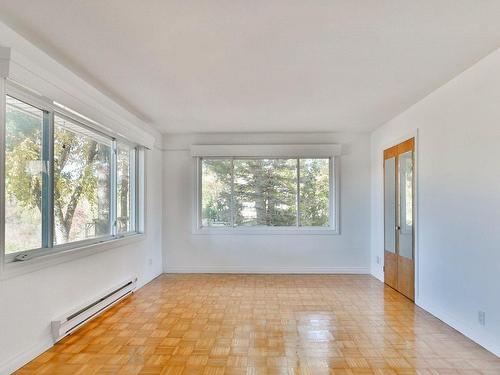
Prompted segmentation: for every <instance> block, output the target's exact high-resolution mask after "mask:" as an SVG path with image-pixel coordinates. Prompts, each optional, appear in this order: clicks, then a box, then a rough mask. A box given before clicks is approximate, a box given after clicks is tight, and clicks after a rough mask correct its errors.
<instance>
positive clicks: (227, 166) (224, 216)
mask: <svg viewBox="0 0 500 375" xmlns="http://www.w3.org/2000/svg"><path fill="white" fill-rule="evenodd" d="M231 169H232V164H231V160H218V159H213V160H210V159H203V160H202V177H201V178H202V184H201V186H202V187H201V190H202V193H201V196H202V198H201V200H202V207H201V210H202V213H201V214H202V217H201V225H202V226H212V227H213V226H228V225H231V183H232V182H231V180H232V171H231Z"/></svg>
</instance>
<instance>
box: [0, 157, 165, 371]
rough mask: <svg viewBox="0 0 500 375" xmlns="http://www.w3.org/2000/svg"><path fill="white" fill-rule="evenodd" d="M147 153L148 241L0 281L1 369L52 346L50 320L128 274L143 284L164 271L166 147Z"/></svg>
mask: <svg viewBox="0 0 500 375" xmlns="http://www.w3.org/2000/svg"><path fill="white" fill-rule="evenodd" d="M146 157H147V160H146V163H147V168H146V169H147V186H146V189H147V193H146V195H147V209H146V215H147V216H146V237H145V239H144V240H142V241H140V242H136V243H133V244H130V245H127V246H122V247H117V248H114V249H109V250H104V251H102V252H101V253H98V254H93V255H89V256H86V257H84V258H80V259H77V260H73V261H69V262H66V263H62V264H58V265H56V266H52V267H48V268H44V269H42V270H39V271H36V272H31V273H28V274H24V275H20V276H17V277H13V278H10V279H7V280H1V281H0V374H6V373H10V372H11V371H12V370H14V369H16V368H18V367H19V366H21V365H22V364H24V363H25V362H27V361H29V360H31V359H33V358H34V357H35V356H36V355H38V354H40V353H41V352H42V351H44V350H46V349H48V348H49V347H50V346H51V345H52V336H51V333H50V322H51V320H53V319H55V318H57V317H59V316H60V315H62V314H64V313H66V312H68V311H69V310H71V309H73V308H75V307H78V306H80V305H82V304H83V303H86V302H88V301H89V300H90V299H92V298H94V297H96V296H97V295H100V294H101V293H102V292H103V291H106V290H107V289H109V288H112V287H114V286H116V285H117V284H118V283H120V282H122V281H124V280H125V279H127V278H129V277H130V276H137V277H138V286H139V287H140V286H142V285H144V284H145V283H147V282H149V281H150V280H152V279H153V278H155V277H156V276H158V275H159V274H161V273H162V254H161V239H162V229H161V217H162V207H161V190H162V187H161V183H162V176H161V163H162V160H161V159H162V152H161V151H160V150H154V151H150V152H148V153H147V156H146ZM149 259H151V261H152V265H149Z"/></svg>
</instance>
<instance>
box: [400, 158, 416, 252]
mask: <svg viewBox="0 0 500 375" xmlns="http://www.w3.org/2000/svg"><path fill="white" fill-rule="evenodd" d="M398 159H399V166H398V167H399V171H398V174H399V223H400V225H399V239H398V242H399V255H400V256H402V257H405V258H408V259H413V151H408V152H405V153H403V154H401V155H399V158H398Z"/></svg>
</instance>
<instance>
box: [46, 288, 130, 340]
mask: <svg viewBox="0 0 500 375" xmlns="http://www.w3.org/2000/svg"><path fill="white" fill-rule="evenodd" d="M136 284H137V278H131V279H129V280H126V281H125V282H123V283H121V284H120V285H118V286H117V287H115V288H112V289H110V290H108V291H107V292H104V293H103V294H102V295H101V296H100V297H97V298H96V299H95V300H93V301H90V302H88V303H86V304H84V305H83V306H80V307H79V308H77V309H75V310H73V311H71V312H68V313H67V314H64V315H63V316H62V317H61V318H60V319H56V320H53V321H52V337H53V338H54V342H58V341H59V340H61V339H62V338H63V337H65V336H67V335H69V334H71V333H72V332H74V331H75V330H76V329H78V328H80V327H81V326H82V325H84V324H85V323H87V322H88V321H90V320H92V319H93V318H95V317H97V316H98V315H99V314H101V313H102V312H103V311H105V310H107V309H108V308H110V307H111V306H113V305H114V304H115V303H117V302H119V301H121V300H122V299H124V298H125V297H127V296H128V295H130V294H132V292H133V291H134V290H135V288H136Z"/></svg>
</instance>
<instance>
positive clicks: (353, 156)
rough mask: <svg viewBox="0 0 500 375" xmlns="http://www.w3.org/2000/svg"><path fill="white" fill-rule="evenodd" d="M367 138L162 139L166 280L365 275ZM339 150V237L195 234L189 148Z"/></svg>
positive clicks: (239, 136) (245, 136) (250, 136)
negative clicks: (193, 275)
mask: <svg viewBox="0 0 500 375" xmlns="http://www.w3.org/2000/svg"><path fill="white" fill-rule="evenodd" d="M369 142H370V139H369V135H368V134H363V133H360V134H227V133H226V134H211V135H209V134H205V135H203V134H198V135H169V136H166V137H165V138H164V148H165V152H164V205H165V217H164V225H163V228H164V235H165V240H164V250H163V251H164V255H165V262H166V263H165V265H164V270H165V271H166V272H349V273H367V272H368V271H369V236H368V235H367V233H368V231H369V220H370V218H369V214H368V213H369V209H370V204H369V194H370V190H369V183H370V175H369V169H370V153H369V147H370V143H369ZM245 143H247V144H259V143H264V144H265V143H268V144H273V143H274V144H276V143H340V144H342V147H343V152H342V154H343V155H342V156H341V157H340V159H341V160H340V174H341V180H340V183H341V188H340V194H341V207H340V216H341V219H340V226H341V234H340V235H242V234H235V235H220V234H219V235H214V234H211V235H207V234H193V231H192V229H193V224H192V223H193V217H192V216H193V214H192V213H193V209H192V208H193V203H194V202H193V201H194V199H193V197H194V193H193V192H194V188H195V172H194V171H195V169H194V168H195V167H194V159H193V158H192V157H191V156H190V154H189V151H188V148H189V145H191V144H245Z"/></svg>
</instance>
